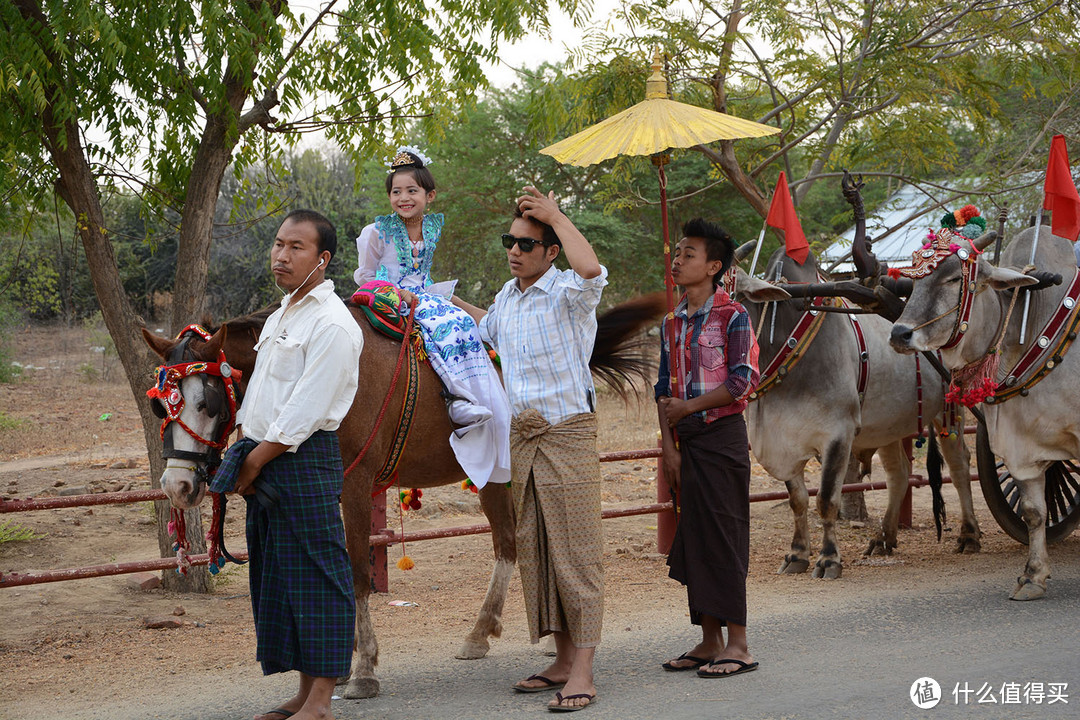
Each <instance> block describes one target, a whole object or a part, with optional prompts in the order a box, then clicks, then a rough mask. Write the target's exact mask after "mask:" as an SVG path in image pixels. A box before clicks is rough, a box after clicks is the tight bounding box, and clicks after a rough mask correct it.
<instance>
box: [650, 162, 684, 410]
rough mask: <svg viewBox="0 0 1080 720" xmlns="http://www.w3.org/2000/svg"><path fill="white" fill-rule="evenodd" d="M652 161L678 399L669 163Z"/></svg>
mask: <svg viewBox="0 0 1080 720" xmlns="http://www.w3.org/2000/svg"><path fill="white" fill-rule="evenodd" d="M652 161H653V164H654V165H656V168H657V171H658V172H659V175H660V232H661V233H662V234H663V236H664V292H665V294H666V295H667V315H666V316H665V318H664V323H665V324H666V325H667V336H668V347H669V352H668V359H669V360H670V362H669V363H668V364H669V366H670V367H669V368H668V370H669V371H670V372H671V378H670V380H669V382H670V386H671V396H672V397H678V394H677V393H678V383H676V382H675V380H676V378H679V377H682V376H681V375H680V374H679V360H680V358H679V352H678V344H677V343H676V342H675V278H673V277H672V276H671V241H670V239H669V237H668V211H667V175H665V174H664V165H666V164H667V162H668V156H667V155H666V154H664V153H658V154H656V155H653V157H652Z"/></svg>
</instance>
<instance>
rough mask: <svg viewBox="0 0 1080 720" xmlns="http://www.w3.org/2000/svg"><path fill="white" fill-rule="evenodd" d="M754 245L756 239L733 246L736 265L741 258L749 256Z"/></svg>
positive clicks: (755, 244)
mask: <svg viewBox="0 0 1080 720" xmlns="http://www.w3.org/2000/svg"><path fill="white" fill-rule="evenodd" d="M756 246H757V240H751V241H750V242H745V243H743V244H742V245H740V246H739V247H737V248H735V264H736V265H738V264H739V263H741V262H742V261H743V260H745V259H746V258H748V257H750V253H752V252H753V251H754V248H755V247H756Z"/></svg>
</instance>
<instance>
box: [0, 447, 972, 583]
mask: <svg viewBox="0 0 1080 720" xmlns="http://www.w3.org/2000/svg"><path fill="white" fill-rule="evenodd" d="M909 455H910V449H909ZM651 458H657V502H656V503H652V504H648V505H639V506H635V507H629V508H620V509H615V510H604V511H603V517H604V519H609V518H616V517H627V516H630V515H649V514H654V513H655V514H656V515H657V548H658V550H659V551H660V552H662V553H666V552H667V551H668V549H669V548H670V547H671V538H672V536H673V535H674V532H675V513H674V511H673V508H672V504H671V497H670V495H668V493H667V484H666V483H665V482H662V481H661V473H662V470H661V467H660V459H659V458H660V449H659V448H655V449H650V450H626V451H622V452H612V453H601V455H600V462H620V461H628V460H645V459H651ZM976 479H977V478H976ZM944 481H945V482H951V479H950V478H948V477H946V478H945V479H944ZM928 484H929V482H928V481H927V480H926V479H925V478H923V477H922V476H921V475H915V474H913V475H911V476H910V478H909V480H908V491H907V495H906V496H905V498H904V504H903V505H902V506H901V512H900V527H903V528H909V527H911V488H915V487H923V486H925V485H928ZM884 488H885V483H884V482H874V483H859V484H856V485H845V486H844V487H843V492H860V491H863V490H883V489H884ZM809 493H810V495H811V496H814V495H817V488H810V489H809ZM787 498H788V493H787V492H785V491H777V492H766V493H755V494H752V495H751V496H750V502H768V501H779V500H786V499H787ZM164 499H165V493H164V492H162V491H161V490H133V491H129V492H114V493H99V494H94V495H72V496H68V497H48V498H30V499H27V500H0V514H3V513H13V512H28V511H36V510H53V509H57V508H70V507H86V506H92V505H114V504H124V503H136V502H146V501H151V500H164ZM487 532H491V526H490V525H489V524H487V523H480V524H477V525H467V526H462V527H451V528H439V529H435V530H419V531H414V532H407V533H395V532H394V531H393V530H391V529H388V528H386V494H385V493H383V494H381V495H379V496H378V497H377V498H373V507H372V535H371V549H372V550H371V551H372V558H371V559H372V589H373V590H375V591H376V592H387V590H388V587H389V579H388V575H387V567H386V548H387V547H388V546H389V545H393V544H395V543H398V542H402V541H404V542H417V541H420V540H432V539H435V538H447V537H460V536H463V535H479V534H482V533H487ZM233 555H234V556H235V557H236V558H237V559H238V560H245V559H247V553H246V552H237V553H233ZM208 562H209V557H208V556H207V555H206V554H205V553H204V554H201V555H193V556H191V563H192V564H193V565H206V564H207V563H208ZM175 567H176V558H175V557H165V558H156V559H154V560H139V561H134V562H123V563H109V564H107V565H94V566H91V567H83V568H68V569H64V570H47V571H42V572H30V573H18V572H12V573H0V588H5V587H17V586H20V585H36V584H40V583H49V582H60V581H63V580H79V579H82V578H91V577H105V576H108V575H124V574H127V573H135V572H145V571H152V570H166V569H170V568H175Z"/></svg>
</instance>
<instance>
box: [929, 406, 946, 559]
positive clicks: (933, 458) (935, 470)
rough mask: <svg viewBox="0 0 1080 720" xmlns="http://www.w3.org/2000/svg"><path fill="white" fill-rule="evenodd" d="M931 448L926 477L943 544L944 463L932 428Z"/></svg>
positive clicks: (935, 522) (936, 524)
mask: <svg viewBox="0 0 1080 720" xmlns="http://www.w3.org/2000/svg"><path fill="white" fill-rule="evenodd" d="M929 432H930V447H929V448H927V450H926V477H927V479H928V480H929V482H930V492H931V494H932V496H933V498H934V525H935V526H936V527H937V539H938V542H941V526H942V525H944V524H945V498H944V497H942V495H941V484H942V476H941V469H942V467H943V466H944V461H943V459H942V456H941V446H940V445H939V444H938V439H937V432H935V431H934V428H933V426H931V427H930V431H929Z"/></svg>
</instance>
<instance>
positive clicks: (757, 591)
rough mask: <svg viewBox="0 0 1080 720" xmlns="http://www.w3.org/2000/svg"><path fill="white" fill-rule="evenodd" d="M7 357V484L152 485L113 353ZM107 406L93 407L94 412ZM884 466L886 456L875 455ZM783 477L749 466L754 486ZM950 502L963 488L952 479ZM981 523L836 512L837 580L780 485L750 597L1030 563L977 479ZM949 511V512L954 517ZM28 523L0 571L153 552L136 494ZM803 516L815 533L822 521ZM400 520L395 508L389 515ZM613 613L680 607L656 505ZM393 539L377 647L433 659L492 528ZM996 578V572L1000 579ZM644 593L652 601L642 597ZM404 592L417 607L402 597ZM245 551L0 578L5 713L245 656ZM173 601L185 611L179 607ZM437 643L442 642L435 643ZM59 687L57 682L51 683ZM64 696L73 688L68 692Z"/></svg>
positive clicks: (611, 474) (790, 599)
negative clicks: (105, 571) (886, 535)
mask: <svg viewBox="0 0 1080 720" xmlns="http://www.w3.org/2000/svg"><path fill="white" fill-rule="evenodd" d="M16 359H18V360H19V361H20V362H22V363H23V364H25V365H33V366H35V367H38V368H40V369H35V370H28V371H27V373H26V377H25V378H24V379H23V380H22V381H20V382H18V383H16V384H14V385H0V409H2V411H3V413H4V415H5V416H7V417H8V418H14V419H16V421H17V424H16V427H15V428H10V427H8V428H6V429H0V492H3V493H4V494H5V496H6V497H16V498H26V497H32V496H38V495H43V494H56V493H60V492H63V491H65V490H71V489H72V488H76V489H79V488H86V489H87V490H89V491H91V492H93V491H97V490H113V489H122V488H134V489H139V488H148V487H149V486H150V479H149V477H148V463H147V461H146V458H145V451H144V450H143V449H142V448H141V443H142V430H141V427H140V425H139V421H138V415H137V413H136V412H135V406H134V402H133V400H132V398H131V393H130V390H129V389H128V387H127V385H126V383H125V382H124V381H123V380H122V379H120V376H119V370H117V371H116V372H115V373H114V374H113V377H114V378H116V379H115V380H114V381H112V382H103V381H101V380H100V378H99V379H98V380H96V381H93V382H80V377H79V373H78V368H79V367H80V366H81V365H82V364H83V363H86V362H95V361H96V362H98V363H100V361H101V360H100V356H98V355H96V354H94V353H93V352H92V351H91V350H89V348H88V346H87V343H86V340H85V335H84V334H83V333H82V332H81V331H78V330H58V329H47V330H41V329H32V330H29V331H27V332H25V333H22V334H20V336H19V342H18V348H17V351H16ZM600 412H601V428H602V429H601V435H600V444H601V450H602V451H611V450H625V449H635V448H643V447H652V446H655V443H656V429H655V409H654V406H653V404H652V402H651V401H650V400H648V399H647V398H646V399H644V400H643V401H642V402H641V403H640V404H638V405H631V406H629V407H624V406H623V405H622V404H621V402H620V401H618V400H615V399H613V398H609V397H603V398H602V402H601V407H600ZM106 413H107V414H109V417H108V418H107V419H102V418H103V415H104V414H106ZM877 474H878V477H881V474H880V472H878V473H877ZM655 476H656V466H655V461H651V460H650V461H631V462H620V463H610V464H606V465H605V466H604V477H605V483H604V490H603V496H602V500H603V503H604V506H605V508H609V507H623V506H629V505H638V504H644V503H648V502H653V501H655V497H656V485H655ZM778 489H782V486H780V485H779V483H777V482H776V481H774V480H772V479H771V478H769V477H767V476H766V475H765V474H764V473H763V471H762V470H761V469H760V468H759V467H757V466H755V471H754V478H753V483H752V488H751V491H752V492H765V491H773V490H778ZM945 492H946V501H947V502H948V503H949V507H950V510H953V511H955V508H956V502H955V494H954V493H953V492H952V491H951V489H948V488H946V491H945ZM976 495H977V497H976V507H977V511H978V513H979V518H980V522H981V524H982V529H983V532H984V537H983V555H982V556H980V557H979V558H958V557H957V556H954V555H952V554H951V547H952V543H953V542H954V540H955V536H956V534H957V532H958V528H956V529H955V530H954V529H953V528H951V527H950V528H947V529H946V533H945V538H944V539H943V541H942V542H941V543H940V544H939V543H938V542H937V541H936V539H935V534H934V531H933V528H932V521H931V519H930V517H931V516H930V509H929V503H930V500H929V491H928V490H925V489H923V490H919V491H917V492H916V494H915V525H916V527H915V528H914V529H912V530H910V531H904V532H902V533H901V537H900V551H899V552H898V553H897V554H896V555H894V556H891V557H887V558H871V559H868V560H860V553H861V552H862V550H863V549H864V548H865V546H866V544H867V543H868V542H869V540H870V538H871V537H872V536H873V535H874V532H875V531H874V527H875V524H874V523H873V522H871V523H870V524H868V525H866V526H860V525H850V524H848V525H844V526H843V527H842V528H841V530H840V544H841V550H842V552H843V554H844V558H845V571H844V576H843V578H842V579H841V580H840V581H837V582H834V583H822V582H818V581H812V580H810V579H809V578H808V576H805V575H804V576H799V577H788V576H777V575H775V574H774V573H775V570H776V568H777V567H778V566H779V565H780V561H781V559H782V556H783V554H784V552H785V550H786V548H787V546H788V544H789V543H790V537H791V521H790V512H789V510H788V508H787V504H786V502H783V501H781V502H775V503H769V502H764V503H757V504H755V505H753V506H752V525H751V571H750V581H749V595H750V603H751V606H752V608H758V609H761V608H769V609H771V610H776V611H782V610H784V609H790V610H791V611H792V612H797V611H798V610H799V609H800V608H804V607H820V606H825V605H828V604H839V603H843V602H844V599H845V597H848V596H850V594H852V593H867V592H885V591H889V590H893V591H897V590H900V589H902V588H903V587H904V586H905V585H907V584H910V583H912V582H915V581H918V580H925V579H926V578H928V577H933V576H935V575H936V576H941V577H946V576H947V575H948V573H950V572H959V571H961V569H962V568H964V567H967V566H972V565H982V566H987V565H990V564H997V565H999V566H1000V564H1001V563H1009V564H1012V565H1015V566H1017V568H1019V567H1020V566H1021V565H1022V549H1021V548H1020V546H1018V545H1017V544H1016V543H1014V542H1013V541H1011V540H1010V539H1008V538H1007V537H1006V536H1005V535H1004V533H1002V532H1001V531H1000V530H999V529H998V528H997V526H996V525H995V524H994V522H993V520H992V519H991V518H990V516H989V513H988V512H987V510H986V508H985V505H984V504H983V502H982V500H981V498H980V497H978V492H977V491H976ZM884 501H885V495H884V493H870V494H868V495H867V505H868V507H869V509H870V512H871V513H872V514H877V516H878V517H880V513H881V511H882V510H883V503H884ZM229 514H230V521H229V526H228V533H227V538H228V542H229V545H230V547H231V548H233V549H239V548H242V547H243V544H244V543H243V527H242V517H243V508H242V501H238V500H236V499H234V500H233V501H232V502H231V503H230V513H229ZM954 516H955V512H954V514H953V516H951V519H955V517H954ZM5 521H6V522H14V523H17V524H19V525H20V526H23V527H25V528H27V529H29V530H32V531H33V532H34V533H35V534H36V535H37V536H38V539H35V540H31V541H24V542H9V543H3V544H0V572H3V573H8V572H12V571H19V572H26V571H28V570H32V569H36V570H44V569H60V568H68V567H78V566H86V565H97V564H103V563H108V562H122V561H129V560H140V559H149V558H152V557H155V556H156V554H157V539H156V537H157V535H156V534H157V527H156V523H155V520H154V517H153V514H152V512H151V511H150V510H149V509H148V506H147V505H145V504H142V505H120V506H104V507H95V508H93V509H89V508H77V509H69V510H55V511H44V512H35V513H20V514H15V515H3V516H0V523H3V522H5ZM481 521H482V516H481V515H480V512H479V507H478V503H477V501H476V498H475V495H473V494H471V493H468V492H464V491H462V490H460V489H459V488H456V487H446V488H438V489H433V490H431V491H425V495H424V506H423V508H422V509H421V510H420V511H418V512H408V513H406V514H405V518H404V525H405V529H406V530H421V529H427V528H432V527H445V526H455V525H471V524H476V523H478V522H481ZM813 522H814V521H813V520H811V523H812V525H811V527H812V534H813V536H814V539H815V542H817V538H818V537H819V535H820V533H819V532H816V531H814V529H813ZM388 524H389V525H391V526H392V527H399V524H400V519H399V516H398V514H397V513H396V512H395V511H394V510H393V509H392V510H391V512H390V519H389V522H388ZM605 538H606V549H605V555H604V562H605V569H606V573H607V601H606V602H607V610H606V614H607V618H608V623H609V626H610V628H609V629H610V630H612V631H616V632H617V631H620V630H623V628H624V627H625V628H626V629H629V628H630V627H636V628H639V627H641V626H647V625H648V623H649V617H650V614H652V613H655V612H657V611H658V609H662V610H663V612H667V613H674V614H676V615H681V614H683V613H685V595H684V594H683V592H682V590H681V589H680V587H679V586H678V585H677V584H676V583H674V582H673V581H671V580H669V579H667V573H666V567H665V565H664V558H663V556H661V555H659V554H657V552H656V518H655V516H639V517H630V518H622V519H618V520H613V521H608V522H607V523H605ZM400 553H401V549H400V548H396V547H395V548H391V550H390V556H391V566H390V593H389V595H373V596H372V600H371V607H372V616H373V621H374V624H375V628H376V631H377V633H378V635H379V640H380V645H381V647H382V648H383V658H384V660H391V661H392V662H393V663H395V664H399V663H408V662H416V663H422V662H428V661H429V659H428V658H425V657H423V650H424V647H425V639H426V638H433V637H438V638H442V639H444V640H445V639H446V638H450V639H452V640H453V641H455V642H456V640H458V639H460V638H463V637H464V635H465V633H466V632H467V631H468V629H469V628H470V627H471V624H472V622H473V620H474V618H475V613H476V611H477V609H478V607H479V603H480V600H481V598H482V597H483V593H484V591H485V589H486V587H487V582H488V576H489V573H490V568H491V558H492V555H491V550H490V545H489V540H488V538H487V537H486V536H474V537H461V538H453V539H447V540H439V541H434V542H424V543H415V544H411V545H409V547H408V553H409V555H410V556H411V557H412V558H413V559H414V560H415V561H416V568H415V569H414V570H412V571H409V572H402V571H400V570H398V569H397V568H396V567H394V565H393V561H394V560H395V559H396V558H397V557H398V556H399V555H400ZM1005 591H1006V589H1005V588H1002V593H1003V594H1004V592H1005ZM643 598H646V601H644V602H643ZM391 600H408V601H411V602H414V603H416V605H417V607H395V606H391V605H389V604H388V603H389V601H391ZM248 602H249V600H248V595H247V576H246V569H245V568H243V567H235V566H232V565H230V566H228V569H227V570H226V571H225V572H224V573H222V574H221V575H220V576H218V579H217V580H216V581H215V588H214V591H213V593H212V594H210V595H198V596H196V595H182V594H175V593H167V592H164V591H162V590H150V591H143V590H137V589H134V588H133V587H132V586H131V583H130V581H129V579H128V578H125V577H124V576H120V577H108V578H98V579H88V580H78V581H71V582H64V583H51V584H46V585H37V586H30V587H21V588H7V589H0V706H4V707H5V710H4V711H2V712H0V714H2V715H3V717H5V718H19V717H31V716H33V717H57V718H60V717H66V714H65V707H74V706H76V705H78V704H79V703H85V702H86V701H87V692H88V691H87V688H92V691H90V695H91V697H95V698H99V699H105V698H109V699H110V701H119V700H123V699H124V698H131V697H138V693H139V692H141V690H140V684H141V685H142V686H144V687H161V685H162V683H167V681H168V679H169V678H170V677H174V676H175V677H179V676H190V675H199V674H209V677H211V678H212V676H213V673H215V672H217V673H228V672H231V671H232V669H246V671H247V672H248V673H256V672H257V670H255V669H254V666H255V662H254V633H253V630H252V625H251V615H250V608H249V604H248ZM177 606H181V607H183V609H184V614H183V615H179V616H176V615H173V613H174V611H176V608H177ZM152 616H165V617H176V618H178V619H179V620H180V621H181V624H180V627H178V628H174V629H164V630H148V629H144V622H143V620H144V618H146V617H152ZM503 622H504V626H505V627H506V628H507V633H511V634H513V636H514V637H520V636H521V635H523V634H524V619H523V617H522V607H521V594H520V585H519V583H518V581H517V578H516V576H515V578H514V580H513V582H512V585H511V594H510V598H509V601H508V604H507V608H506V613H505V615H504V618H503ZM443 644H445V643H443ZM58 691H59V693H60V697H59V698H58V697H57V693H58ZM65 703H66V705H65Z"/></svg>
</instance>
